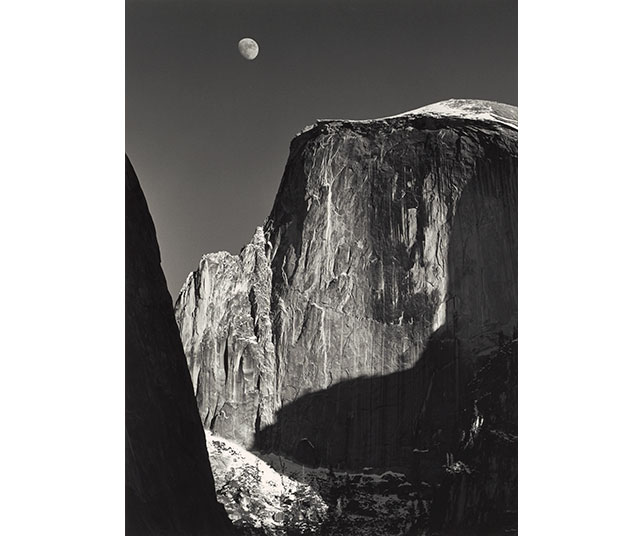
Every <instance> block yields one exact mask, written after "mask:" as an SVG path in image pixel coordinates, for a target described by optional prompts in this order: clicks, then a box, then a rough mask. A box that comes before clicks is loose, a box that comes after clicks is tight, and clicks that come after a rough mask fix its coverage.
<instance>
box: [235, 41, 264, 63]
mask: <svg viewBox="0 0 640 536" xmlns="http://www.w3.org/2000/svg"><path fill="white" fill-rule="evenodd" d="M238 51H239V52H240V54H241V55H242V57H243V58H244V59H246V60H254V59H256V57H257V56H258V52H260V47H259V46H258V43H256V42H255V41H254V40H253V39H251V37H245V38H243V39H240V41H239V42H238Z"/></svg>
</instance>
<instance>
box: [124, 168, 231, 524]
mask: <svg viewBox="0 0 640 536" xmlns="http://www.w3.org/2000/svg"><path fill="white" fill-rule="evenodd" d="M125 288H126V337H125V338H126V381H125V395H126V419H125V424H126V455H125V460H126V495H125V497H126V532H127V535H129V536H137V535H153V536H162V535H164V536H215V535H224V534H232V532H231V524H230V521H229V519H228V517H227V515H226V513H225V512H224V509H223V507H222V506H221V505H220V504H219V503H218V502H217V500H216V495H215V489H214V483H213V477H212V475H211V470H210V468H209V463H208V456H207V449H206V445H205V439H204V433H203V430H202V426H201V424H200V420H199V418H198V410H197V407H196V402H195V399H194V396H193V392H192V391H191V384H190V382H189V372H188V370H187V367H186V366H185V357H184V352H183V350H182V345H181V344H180V337H179V334H178V329H177V327H176V323H175V319H174V316H173V313H172V307H171V297H170V295H169V291H168V290H167V284H166V281H165V278H164V274H163V272H162V268H161V266H160V251H159V249H158V243H157V240H156V233H155V228H154V225H153V221H152V219H151V215H150V214H149V210H148V207H147V203H146V200H145V198H144V194H143V193H142V190H141V188H140V184H139V183H138V179H137V177H136V175H135V172H134V170H133V167H132V166H131V163H130V162H129V160H128V159H127V161H126V287H125Z"/></svg>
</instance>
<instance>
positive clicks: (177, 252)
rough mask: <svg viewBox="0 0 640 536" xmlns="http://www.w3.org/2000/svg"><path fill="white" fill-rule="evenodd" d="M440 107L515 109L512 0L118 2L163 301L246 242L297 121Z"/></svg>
mask: <svg viewBox="0 0 640 536" xmlns="http://www.w3.org/2000/svg"><path fill="white" fill-rule="evenodd" d="M242 37H253V38H254V39H255V40H256V41H258V43H259V45H260V54H259V56H258V58H257V59H255V60H254V61H247V60H245V59H243V58H242V57H241V56H240V54H239V53H238V51H237V43H238V41H239V40H240V39H241V38H242ZM449 98H478V99H488V100H496V101H500V102H505V103H508V104H514V105H517V0H414V1H410V0H386V1H382V0H323V1H318V0H262V1H255V0H254V1H249V0H225V1H222V0H207V1H204V0H127V2H126V104H127V109H126V150H127V153H128V154H129V157H130V159H131V162H132V163H133V165H134V167H135V169H136V171H137V174H138V176H139V179H140V182H141V183H142V187H143V189H144V191H145V194H146V197H147V201H148V203H149V207H150V210H151V214H152V215H153V218H154V221H155V224H156V229H157V233H158V240H159V242H160V249H161V252H162V259H163V267H164V271H165V274H166V277H167V281H168V284H169V290H170V291H171V294H172V295H173V297H174V298H175V297H176V296H177V293H178V291H179V289H180V287H181V286H182V283H183V282H184V280H185V278H186V276H187V274H188V273H189V271H191V270H193V269H194V268H195V267H196V266H197V264H198V261H199V260H200V257H201V256H202V255H203V254H205V253H209V252H212V251H219V250H227V251H230V252H231V253H237V252H238V251H239V250H240V249H241V248H242V246H243V245H244V244H245V243H246V242H247V241H248V240H250V238H251V236H252V234H253V231H254V229H255V227H256V226H257V225H261V224H262V222H263V221H264V219H265V217H266V216H267V215H268V214H269V211H270V209H271V206H272V204H273V200H274V197H275V194H276V191H277V188H278V185H279V183H280V178H281V176H282V172H283V170H284V165H285V162H286V159H287V156H288V150H289V143H290V141H291V138H292V137H293V136H294V135H295V134H296V133H297V132H299V131H300V130H301V129H302V128H303V127H304V126H305V125H308V124H311V123H313V121H314V120H315V119H317V118H349V119H364V118H375V117H383V116H386V115H392V114H397V113H401V112H404V111H407V110H410V109H413V108H418V107H420V106H423V105H425V104H429V103H432V102H436V101H439V100H444V99H449Z"/></svg>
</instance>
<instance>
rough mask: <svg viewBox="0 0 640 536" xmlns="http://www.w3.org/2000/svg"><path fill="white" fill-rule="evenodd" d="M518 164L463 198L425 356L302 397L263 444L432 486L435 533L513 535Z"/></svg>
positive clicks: (498, 163) (482, 172) (259, 445)
mask: <svg viewBox="0 0 640 536" xmlns="http://www.w3.org/2000/svg"><path fill="white" fill-rule="evenodd" d="M489 156H491V155H489ZM515 166H517V161H516V162H514V160H513V159H510V160H508V159H501V158H499V157H498V156H496V160H493V161H488V162H487V164H486V166H483V165H480V166H479V168H478V170H477V177H474V179H473V180H472V181H471V182H470V183H469V184H468V185H467V187H466V188H465V190H464V192H463V194H462V197H461V199H460V201H459V203H458V210H457V212H456V214H455V216H454V219H453V221H452V222H451V235H450V245H449V249H448V267H449V282H448V291H447V317H446V321H445V323H444V325H442V326H441V327H440V328H439V329H437V330H436V331H435V332H434V333H433V334H432V335H431V337H430V339H429V341H428V343H427V345H426V347H425V348H424V349H423V352H422V354H421V357H420V359H419V360H418V362H417V363H416V364H415V365H414V366H413V367H412V368H410V369H407V370H403V371H399V372H396V373H393V374H389V375H385V376H378V377H360V378H356V379H352V380H347V381H342V382H339V383H337V384H335V385H332V386H331V387H329V388H328V389H325V390H322V391H318V392H312V393H308V394H306V395H303V396H301V397H300V398H298V399H296V400H295V401H293V402H292V403H290V404H288V405H286V406H284V407H283V408H282V409H281V410H280V411H279V412H278V414H277V420H276V422H275V423H274V424H273V425H272V426H269V427H267V428H265V429H263V430H262V431H260V432H259V433H257V434H256V438H255V445H254V446H255V448H256V449H258V450H260V451H264V452H267V451H276V452H280V453H282V454H283V455H285V456H289V457H293V458H296V459H298V460H299V461H301V462H303V463H305V464H308V465H322V466H325V467H332V468H336V469H338V468H340V469H354V470H357V469H362V468H363V467H372V468H374V469H378V470H380V471H386V470H398V471H402V472H405V473H406V474H407V476H408V477H409V478H411V479H413V480H414V481H416V482H420V481H423V482H427V483H428V484H429V485H430V489H431V492H432V498H433V504H432V510H431V515H430V518H431V521H430V528H429V530H430V531H431V532H432V533H433V534H436V533H442V534H458V533H459V534H478V535H479V534H482V535H486V534H501V533H503V531H504V530H506V528H513V527H514V526H515V524H516V522H517V521H516V513H515V512H516V510H517V443H516V438H517V354H516V345H517V342H516V337H517V334H516V326H517V319H516V314H517V214H516V211H517V208H516V207H517V185H516V180H517V179H516V177H517V171H516V167H515ZM438 531H441V532H438Z"/></svg>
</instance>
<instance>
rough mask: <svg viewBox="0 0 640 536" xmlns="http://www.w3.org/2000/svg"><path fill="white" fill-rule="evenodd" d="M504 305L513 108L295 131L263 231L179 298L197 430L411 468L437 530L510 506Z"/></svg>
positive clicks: (511, 413)
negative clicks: (426, 489) (430, 502)
mask: <svg viewBox="0 0 640 536" xmlns="http://www.w3.org/2000/svg"><path fill="white" fill-rule="evenodd" d="M516 313H517V109H516V108H513V107H510V106H506V105H500V104H496V103H487V102H484V101H446V102H444V103H438V104H435V105H431V106H427V107H424V108H421V109H418V110H415V111H413V112H407V113H406V114H401V115H399V116H395V117H390V118H384V119H379V120H370V121H342V120H338V121H319V122H317V123H316V124H315V125H313V126H312V127H309V128H307V129H305V130H304V131H303V132H302V133H300V134H299V135H298V136H297V137H296V138H295V139H294V140H293V142H292V144H291V150H290V156H289V160H288V163H287V166H286V169H285V173H284V176H283V179H282V182H281V185H280V189H279V191H278V194H277V197H276V200H275V203H274V207H273V209H272V212H271V214H270V216H269V217H268V218H267V220H266V222H265V225H264V230H263V229H260V228H259V229H258V230H257V231H256V235H255V237H254V239H253V241H252V242H251V244H249V245H248V246H247V247H246V248H245V249H244V250H243V251H242V252H241V253H240V255H239V256H232V255H229V254H226V253H218V254H213V255H206V256H205V257H204V258H203V259H202V261H201V263H200V266H199V268H198V270H197V271H196V272H194V273H192V274H191V275H190V276H189V278H188V279H187V281H186V283H185V285H184V287H183V289H182V291H181V293H180V296H179V298H178V301H177V304H176V317H177V320H178V325H179V328H180V334H181V337H182V341H183V344H184V347H185V350H186V352H185V353H186V355H187V360H188V363H189V369H190V371H191V375H192V380H193V385H194V390H195V392H196V396H197V399H198V404H199V408H200V414H201V418H202V419H203V422H204V423H205V426H206V427H207V428H208V429H211V430H212V431H213V432H214V433H216V434H220V435H223V436H225V437H228V438H230V439H233V440H236V441H238V442H240V443H242V444H243V445H244V446H247V447H254V448H257V449H260V450H263V451H277V452H283V453H285V454H289V455H292V456H295V457H296V458H297V459H298V460H301V461H303V462H305V463H309V464H314V465H318V464H319V465H323V466H332V467H340V468H351V469H358V468H362V467H365V466H367V467H374V468H383V469H389V468H391V469H397V470H400V471H403V472H407V473H411V474H412V475H413V477H414V478H416V479H419V480H423V481H426V482H429V483H432V484H433V487H434V489H437V493H436V496H435V497H434V519H436V518H439V519H440V523H441V525H442V526H446V525H456V526H465V525H469V526H477V525H479V524H485V525H490V524H492V523H494V524H500V523H502V519H503V518H504V516H505V515H506V514H505V512H507V511H510V510H512V509H515V500H516V494H515V493H516V492H515V487H516V486H515V478H516V477H515V452H516V447H515V438H516V435H517V430H516V413H515V409H514V408H515V404H516V402H515V397H516V396H517V395H516V393H515V385H516V376H515V374H514V373H513V369H514V367H511V369H510V370H511V372H509V373H508V374H507V373H504V374H502V375H498V376H499V377H498V379H497V380H496V379H495V378H494V377H493V376H492V375H491V373H490V372H489V373H487V370H489V371H491V370H494V369H495V370H497V369H500V367H498V366H497V365H496V363H504V362H507V361H509V360H513V356H514V355H515V354H514V351H513V349H514V347H515V343H514V342H513V341H514V340H515V337H516V326H517V317H516ZM496 360H497V361H496ZM500 360H502V361H500ZM509 362H510V361H509ZM490 363H494V365H491V366H489V364H490ZM500 370H502V369H500ZM487 374H489V377H488V378H487V377H486V375H487ZM488 400H491V402H488ZM487 423H491V426H488V425H487ZM487 434H489V435H487ZM492 441H493V443H492ZM489 444H491V445H493V446H492V447H491V449H489V450H487V449H483V448H480V447H479V446H478V445H489ZM496 444H497V445H499V447H495V445H496ZM494 447H495V448H494ZM503 447H504V448H503ZM498 452H500V456H501V457H502V458H504V459H507V461H506V462H505V461H504V459H503V460H502V461H498V460H497V458H496V456H497V454H496V453H498ZM465 460H467V461H465ZM474 460H475V462H477V467H474V466H473V461H474ZM465 475H466V476H465ZM498 488H500V489H498ZM469 490H471V491H469ZM445 495H446V496H447V497H453V499H452V500H449V499H448V498H445ZM491 501H494V502H495V501H497V503H496V504H497V506H494V507H493V510H497V513H495V512H494V513H492V514H490V515H489V516H488V518H487V519H480V520H478V519H472V517H473V516H472V514H471V513H472V512H473V510H474V508H477V507H479V506H481V505H483V504H485V503H491ZM451 509H455V511H450V510H451ZM489 518H490V519H489Z"/></svg>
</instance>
